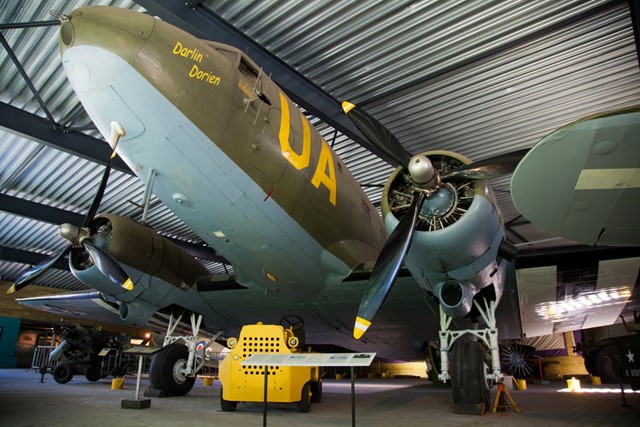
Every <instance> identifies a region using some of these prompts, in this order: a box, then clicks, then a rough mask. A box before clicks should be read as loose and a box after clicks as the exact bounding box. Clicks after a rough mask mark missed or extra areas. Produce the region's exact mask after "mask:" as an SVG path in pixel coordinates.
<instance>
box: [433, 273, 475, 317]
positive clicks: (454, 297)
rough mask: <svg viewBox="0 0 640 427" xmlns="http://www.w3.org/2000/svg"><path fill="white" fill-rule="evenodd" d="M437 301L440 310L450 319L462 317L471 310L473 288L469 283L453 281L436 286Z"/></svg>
mask: <svg viewBox="0 0 640 427" xmlns="http://www.w3.org/2000/svg"><path fill="white" fill-rule="evenodd" d="M436 288H437V289H439V290H438V293H437V295H438V300H439V301H440V305H441V306H442V310H443V311H444V312H445V313H446V314H447V315H448V316H451V317H463V316H466V315H467V314H469V312H470V311H471V309H472V308H473V295H474V289H475V287H474V286H472V285H471V284H469V283H462V282H459V281H457V280H454V279H449V280H447V281H445V282H442V283H439V284H438V285H436Z"/></svg>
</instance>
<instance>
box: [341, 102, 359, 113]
mask: <svg viewBox="0 0 640 427" xmlns="http://www.w3.org/2000/svg"><path fill="white" fill-rule="evenodd" d="M355 106H356V104H352V103H350V102H349V101H344V102H343V103H342V111H344V112H345V114H347V113H348V112H349V111H351V110H352V109H353V107H355Z"/></svg>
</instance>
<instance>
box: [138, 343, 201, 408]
mask: <svg viewBox="0 0 640 427" xmlns="http://www.w3.org/2000/svg"><path fill="white" fill-rule="evenodd" d="M188 358H189V350H188V349H187V347H186V346H185V345H182V344H175V343H174V344H169V345H168V346H166V347H165V348H163V349H162V351H161V352H159V353H158V354H156V355H155V356H153V358H152V359H151V367H150V368H149V381H150V382H151V388H154V389H156V390H163V391H164V392H165V394H166V395H167V396H184V395H185V394H187V393H189V391H191V389H192V388H193V384H194V383H195V381H196V377H195V375H194V376H186V375H184V373H183V372H184V368H185V367H186V366H187V359H188Z"/></svg>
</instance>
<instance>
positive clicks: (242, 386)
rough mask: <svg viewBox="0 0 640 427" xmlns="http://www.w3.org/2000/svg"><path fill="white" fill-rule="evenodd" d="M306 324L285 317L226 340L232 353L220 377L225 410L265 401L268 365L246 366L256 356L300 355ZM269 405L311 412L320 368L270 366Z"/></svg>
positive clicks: (244, 329) (317, 395)
mask: <svg viewBox="0 0 640 427" xmlns="http://www.w3.org/2000/svg"><path fill="white" fill-rule="evenodd" d="M303 328H304V323H303V321H302V319H301V318H300V317H298V316H285V317H283V318H282V320H281V321H280V325H264V324H263V323H262V322H258V323H257V324H255V325H245V326H243V327H242V330H241V331H240V337H239V338H237V339H236V338H229V339H227V347H228V348H230V349H231V352H230V353H229V354H228V355H227V357H225V359H224V360H223V361H222V362H220V365H219V368H218V376H219V379H220V384H221V385H222V390H221V392H220V406H221V408H222V410H223V411H235V410H236V406H237V404H238V402H264V389H265V382H264V378H265V375H264V374H265V372H264V369H265V366H252V365H249V366H243V365H241V363H242V361H243V360H245V359H247V358H248V357H249V356H251V355H252V354H254V353H288V354H291V353H297V352H299V351H300V348H301V346H302V345H303V344H304V329H303ZM266 368H268V371H267V374H268V386H267V399H268V402H274V403H275V402H277V403H296V404H297V407H298V412H309V411H310V410H311V403H312V402H313V403H315V402H319V401H320V397H321V395H322V378H321V375H320V368H319V367H309V366H268V367H266Z"/></svg>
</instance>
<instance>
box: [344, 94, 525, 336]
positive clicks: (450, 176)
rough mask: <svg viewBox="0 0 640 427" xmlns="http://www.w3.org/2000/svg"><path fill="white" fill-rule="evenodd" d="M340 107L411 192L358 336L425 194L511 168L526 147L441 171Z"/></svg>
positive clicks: (374, 277)
mask: <svg viewBox="0 0 640 427" xmlns="http://www.w3.org/2000/svg"><path fill="white" fill-rule="evenodd" d="M342 109H343V111H344V112H345V114H346V115H347V117H348V118H349V119H350V120H351V122H352V123H353V124H354V125H355V126H356V127H357V128H358V130H360V132H362V134H363V135H364V136H365V137H366V138H367V139H368V140H369V141H370V142H371V143H372V144H373V145H374V146H375V148H377V149H378V150H380V151H381V152H383V153H385V154H387V155H388V156H389V158H391V159H393V160H394V161H395V162H396V163H397V164H398V165H400V166H401V167H402V168H404V169H405V170H406V171H407V172H408V174H409V176H410V177H411V181H412V192H413V201H412V202H411V207H410V208H409V209H408V211H407V212H406V213H405V215H404V216H403V217H402V218H401V219H400V222H399V223H398V225H397V226H396V228H395V229H394V230H393V232H392V233H391V236H389V238H388V239H387V241H386V242H385V244H384V246H383V248H382V251H381V252H380V255H379V256H378V259H377V260H376V263H375V266H374V268H373V271H372V273H371V276H370V277H369V281H368V283H367V291H366V292H365V293H364V295H363V297H362V300H361V301H360V307H359V308H358V315H357V317H356V321H355V326H354V329H353V336H354V338H355V339H360V338H362V336H363V335H364V333H365V331H366V330H367V329H368V328H369V326H371V322H372V321H373V319H374V317H375V316H376V314H377V313H378V311H380V308H381V307H382V305H383V304H384V301H385V300H386V299H387V296H388V295H389V292H391V288H392V287H393V283H394V282H395V279H396V277H397V275H398V272H399V271H400V268H401V266H402V264H403V262H404V259H405V258H406V255H407V252H408V250H409V247H410V245H411V240H412V239H413V235H414V230H415V228H416V225H417V223H418V219H419V216H420V209H421V208H422V204H423V203H424V201H425V198H430V197H432V196H433V195H434V194H435V193H436V192H437V191H438V190H439V189H440V187H441V186H442V184H443V183H444V182H447V181H453V180H457V179H485V178H491V177H494V176H497V175H500V174H504V173H509V172H512V171H513V170H514V169H515V167H516V166H517V165H518V163H519V162H520V160H521V159H522V158H523V157H524V155H525V154H526V153H527V152H528V151H529V150H528V149H527V150H519V151H515V152H512V153H507V154H502V155H498V156H494V157H492V158H489V159H486V160H483V161H480V162H475V163H471V164H468V165H463V166H460V167H458V168H456V169H454V170H452V171H449V172H447V173H446V174H445V175H441V174H440V172H439V171H438V170H437V169H436V168H434V167H433V164H432V163H431V160H429V158H428V157H426V156H424V155H421V154H418V155H415V156H412V155H411V154H410V153H409V152H407V151H406V150H405V149H404V147H403V146H402V145H401V144H400V142H399V141H398V139H397V138H396V137H395V136H394V135H393V134H392V133H391V132H390V131H389V130H388V129H387V128H386V127H385V126H384V125H383V124H382V123H380V122H379V121H377V120H376V119H375V118H373V117H372V116H371V115H369V114H367V113H366V112H365V111H363V110H361V109H359V108H357V107H356V106H355V104H353V103H351V102H347V101H345V102H343V103H342Z"/></svg>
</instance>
